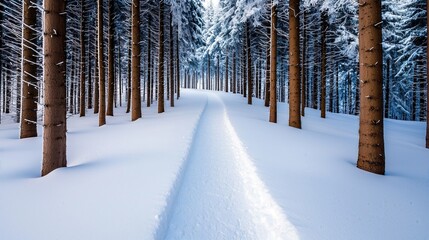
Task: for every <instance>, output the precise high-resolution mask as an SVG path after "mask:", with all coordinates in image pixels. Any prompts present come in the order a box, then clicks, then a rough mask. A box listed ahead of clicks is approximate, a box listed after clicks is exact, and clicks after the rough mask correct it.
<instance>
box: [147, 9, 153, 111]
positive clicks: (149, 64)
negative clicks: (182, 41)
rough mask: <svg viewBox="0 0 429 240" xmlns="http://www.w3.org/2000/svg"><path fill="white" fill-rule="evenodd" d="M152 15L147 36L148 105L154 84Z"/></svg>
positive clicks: (149, 17)
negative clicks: (152, 82)
mask: <svg viewBox="0 0 429 240" xmlns="http://www.w3.org/2000/svg"><path fill="white" fill-rule="evenodd" d="M151 23H152V21H151V16H150V14H149V16H148V23H147V24H148V30H147V31H148V34H147V35H148V37H147V89H146V93H147V94H146V98H147V101H146V106H147V107H150V104H151V103H152V86H151V79H152V51H151V47H152V39H151V38H152V37H151V33H152V32H151V30H150V26H151Z"/></svg>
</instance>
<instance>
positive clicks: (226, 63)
mask: <svg viewBox="0 0 429 240" xmlns="http://www.w3.org/2000/svg"><path fill="white" fill-rule="evenodd" d="M228 64H229V60H228V53H227V54H226V58H225V92H229V79H228V77H229V76H228V74H229V66H228Z"/></svg>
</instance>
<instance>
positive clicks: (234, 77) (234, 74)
mask: <svg viewBox="0 0 429 240" xmlns="http://www.w3.org/2000/svg"><path fill="white" fill-rule="evenodd" d="M232 92H233V93H237V63H236V58H235V50H234V53H233V54H232Z"/></svg>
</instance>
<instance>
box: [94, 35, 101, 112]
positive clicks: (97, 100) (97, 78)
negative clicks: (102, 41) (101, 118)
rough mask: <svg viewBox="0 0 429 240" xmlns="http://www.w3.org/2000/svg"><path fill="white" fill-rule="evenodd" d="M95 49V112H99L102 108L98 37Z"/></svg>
mask: <svg viewBox="0 0 429 240" xmlns="http://www.w3.org/2000/svg"><path fill="white" fill-rule="evenodd" d="M96 42H97V46H96V48H97V49H96V50H95V81H94V113H95V114H97V113H98V111H99V110H100V107H99V105H100V97H99V96H100V76H99V75H100V72H99V67H98V39H97V41H96Z"/></svg>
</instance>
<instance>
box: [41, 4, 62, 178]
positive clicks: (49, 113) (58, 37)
mask: <svg viewBox="0 0 429 240" xmlns="http://www.w3.org/2000/svg"><path fill="white" fill-rule="evenodd" d="M65 5H66V1H57V0H45V1H44V5H43V9H44V10H45V11H44V34H43V52H44V69H43V79H44V81H45V94H44V98H45V106H44V107H45V110H44V116H43V119H44V123H43V127H44V130H43V164H42V176H45V175H47V174H48V173H50V172H51V171H53V170H55V169H57V168H60V167H65V166H67V160H66V88H65V81H66V79H65V71H66V64H65V61H66V54H65V49H66V41H65V40H66V38H65V36H66V15H65V14H63V13H64V12H65V10H66V8H65Z"/></svg>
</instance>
